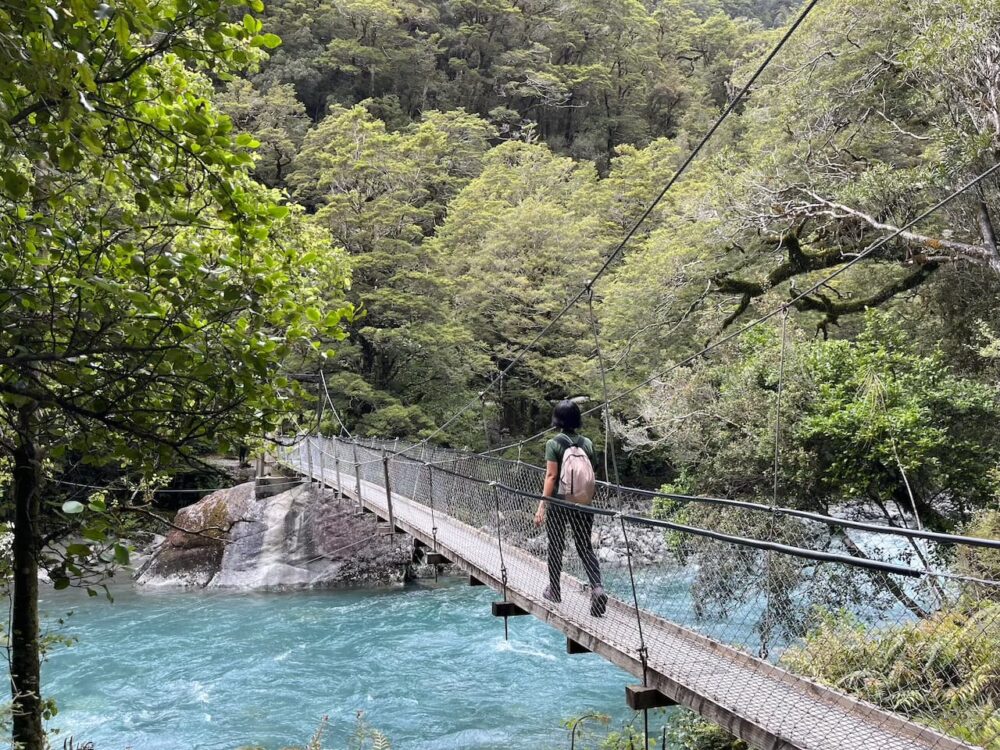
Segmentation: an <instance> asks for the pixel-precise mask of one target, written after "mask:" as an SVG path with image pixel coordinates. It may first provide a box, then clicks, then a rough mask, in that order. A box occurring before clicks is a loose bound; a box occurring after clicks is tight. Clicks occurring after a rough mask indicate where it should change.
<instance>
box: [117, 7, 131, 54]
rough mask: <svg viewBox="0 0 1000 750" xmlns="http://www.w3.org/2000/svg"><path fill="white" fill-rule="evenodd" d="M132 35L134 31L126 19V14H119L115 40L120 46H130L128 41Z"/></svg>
mask: <svg viewBox="0 0 1000 750" xmlns="http://www.w3.org/2000/svg"><path fill="white" fill-rule="evenodd" d="M131 35H132V30H131V29H130V28H129V25H128V19H127V18H125V16H124V14H122V13H118V14H117V15H116V16H115V39H116V40H117V41H118V44H119V46H121V47H126V46H128V40H129V37H130V36H131Z"/></svg>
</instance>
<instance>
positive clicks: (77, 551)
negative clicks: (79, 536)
mask: <svg viewBox="0 0 1000 750" xmlns="http://www.w3.org/2000/svg"><path fill="white" fill-rule="evenodd" d="M90 552H91V549H90V545H88V544H79V543H75V544H70V545H67V546H66V554H67V555H70V556H72V557H87V556H88V555H90Z"/></svg>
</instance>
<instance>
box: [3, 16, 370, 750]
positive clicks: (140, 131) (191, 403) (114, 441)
mask: <svg viewBox="0 0 1000 750" xmlns="http://www.w3.org/2000/svg"><path fill="white" fill-rule="evenodd" d="M252 5H253V6H255V8H256V10H257V11H259V10H260V9H261V6H260V4H259V2H257V1H256V0H254V2H252ZM240 7H241V4H240V3H238V2H235V1H234V2H210V1H208V0H206V1H205V2H177V3H171V4H168V5H148V4H147V3H144V2H140V1H139V0H136V1H135V2H123V3H119V4H118V5H117V6H116V7H115V8H111V7H109V6H108V5H106V4H103V3H99V2H97V1H96V0H73V1H72V2H65V3H54V4H49V5H46V4H44V3H41V2H27V3H20V4H17V5H14V6H11V5H7V6H4V7H3V8H0V26H3V28H5V29H6V30H7V31H6V33H4V34H3V35H2V36H0V59H2V60H3V61H4V64H3V66H2V68H0V70H2V74H0V154H2V155H0V259H2V260H0V320H2V321H3V322H2V324H0V451H2V452H3V453H4V454H5V455H6V456H8V457H9V458H10V459H11V461H12V470H13V475H14V476H13V488H12V493H11V495H10V497H9V506H8V507H9V512H10V514H11V515H12V516H13V521H14V540H13V548H14V549H13V556H14V571H13V588H14V593H13V609H12V629H11V634H10V644H11V688H12V692H13V701H14V715H13V741H14V742H15V743H16V744H17V745H18V746H19V747H24V748H27V750H41V748H43V747H44V746H45V737H44V732H43V727H42V720H43V716H44V715H46V713H47V712H49V711H51V710H52V704H51V703H50V702H48V701H43V699H42V696H41V692H40V684H39V622H38V571H39V566H40V565H43V566H45V567H46V568H47V569H48V570H49V572H50V575H51V576H52V577H53V580H54V581H56V585H57V586H65V585H68V584H69V583H70V582H71V581H73V580H74V579H79V578H81V577H85V574H86V570H87V569H88V568H89V567H91V566H93V565H102V564H105V563H106V562H107V558H105V557H104V556H105V555H106V554H108V553H109V550H110V551H111V552H110V553H111V554H113V555H114V558H113V560H117V561H118V562H122V561H124V560H126V559H127V550H125V548H124V547H122V546H121V545H120V544H115V543H114V541H115V540H113V539H111V538H109V536H110V535H111V534H113V529H111V528H110V527H109V526H108V524H107V522H106V521H105V519H104V518H103V516H104V514H105V513H106V512H107V510H108V508H107V504H106V503H105V502H104V501H97V500H95V501H94V502H92V503H90V506H89V507H85V506H84V505H83V504H81V503H77V502H70V503H66V504H64V505H62V506H61V507H60V506H58V505H57V504H54V503H53V499H54V497H53V495H54V493H53V492H52V491H51V484H50V479H51V476H50V473H52V472H55V471H57V470H58V466H59V463H60V462H61V461H63V460H64V459H65V458H66V457H67V456H68V455H70V454H72V455H77V456H80V457H82V460H83V461H84V462H86V463H91V464H107V463H110V462H115V463H118V464H119V465H121V466H122V468H123V470H127V471H135V472H138V473H140V474H145V475H147V476H148V475H150V474H152V473H154V472H156V471H164V470H168V469H169V468H170V467H171V466H172V465H174V464H176V463H177V462H179V461H190V460H193V455H192V454H193V453H194V452H195V451H196V450H197V448H198V447H199V446H200V445H203V444H204V443H205V442H206V441H209V442H214V443H216V444H217V445H221V446H223V447H225V445H226V443H227V442H228V441H229V440H230V439H232V438H235V437H236V436H239V438H240V439H245V438H246V437H250V438H251V439H253V438H254V437H262V436H263V434H264V433H265V432H266V431H267V430H269V429H271V428H273V427H274V426H276V425H277V422H278V420H279V419H280V418H281V416H282V415H283V414H285V413H286V412H287V411H288V410H289V409H290V408H292V407H293V406H294V405H295V404H296V400H295V398H294V395H295V390H294V388H293V384H292V383H290V382H288V380H287V378H285V377H283V376H282V374H281V373H280V371H279V370H278V369H277V366H278V365H279V364H280V362H281V360H282V358H283V357H285V356H286V355H288V354H290V353H291V352H292V351H293V350H294V349H296V348H299V347H308V346H309V344H310V342H311V341H313V340H314V338H316V337H319V336H323V337H325V338H328V339H333V338H336V337H338V336H339V335H340V332H339V323H340V320H341V318H342V317H343V316H344V315H345V314H347V313H349V311H350V309H349V307H347V306H345V305H344V304H343V303H341V304H340V305H336V306H334V307H333V308H331V309H323V308H322V307H321V306H319V304H317V300H318V295H317V294H316V293H315V291H314V290H315V289H316V285H317V284H318V283H319V281H320V280H322V282H323V284H325V285H326V284H331V283H332V284H333V285H334V286H337V285H340V284H342V283H343V280H344V265H343V261H342V259H341V257H340V256H339V255H338V254H337V252H335V251H334V250H333V249H332V248H331V247H330V245H329V242H328V241H327V240H326V239H324V238H322V237H320V236H318V235H317V234H316V232H315V231H314V230H312V229H311V228H309V226H308V225H307V224H306V223H305V222H304V220H303V219H302V217H301V214H300V212H299V211H297V210H295V209H290V208H289V207H288V206H284V205H281V204H280V202H279V200H278V197H279V196H277V194H274V193H270V192H268V191H267V190H265V189H264V188H261V187H260V186H258V185H256V184H255V183H254V182H253V181H252V180H250V179H249V177H248V172H249V170H250V169H251V168H252V165H253V162H252V158H251V156H250V154H249V153H248V152H247V150H246V148H245V147H246V146H250V145H252V138H251V137H250V136H237V135H236V134H235V133H234V131H233V127H232V122H231V121H230V119H229V118H227V117H224V116H221V115H219V114H218V113H217V112H216V111H215V110H214V109H213V107H212V105H211V103H210V102H209V98H208V97H209V96H210V94H211V86H210V85H209V83H208V81H207V79H206V78H205V77H204V76H202V75H201V74H200V73H199V72H198V71H199V70H211V71H212V72H213V73H214V74H216V75H218V76H222V77H228V76H230V74H231V73H232V72H233V71H236V70H238V69H240V68H242V67H244V66H245V65H247V64H249V63H250V62H252V61H253V60H255V59H257V57H258V55H259V53H258V51H257V50H258V48H261V47H273V46H274V45H276V44H277V43H278V41H279V40H278V39H277V38H276V37H274V36H273V35H268V34H262V33H261V27H260V24H259V22H258V21H257V20H256V19H255V18H254V17H253V16H252V15H249V14H247V15H245V16H243V17H242V19H241V20H233V19H234V18H237V19H239V18H240V16H239V15H238V14H235V15H234V11H238V9H240ZM316 356H318V353H317V354H316ZM50 467H51V468H50ZM72 531H77V532H82V534H83V538H84V542H83V543H74V544H71V545H69V546H68V547H67V548H66V550H65V552H64V553H63V554H59V553H57V552H55V551H54V550H53V549H52V546H51V545H52V544H53V543H54V542H55V541H58V540H59V539H60V538H62V536H63V535H64V534H66V533H69V532H72Z"/></svg>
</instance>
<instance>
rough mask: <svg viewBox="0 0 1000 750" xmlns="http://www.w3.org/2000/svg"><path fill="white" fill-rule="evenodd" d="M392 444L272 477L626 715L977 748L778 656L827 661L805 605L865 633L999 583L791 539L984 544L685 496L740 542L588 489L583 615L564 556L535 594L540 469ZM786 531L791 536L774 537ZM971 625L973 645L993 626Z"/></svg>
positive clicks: (783, 738)
mask: <svg viewBox="0 0 1000 750" xmlns="http://www.w3.org/2000/svg"><path fill="white" fill-rule="evenodd" d="M398 446H399V444H398V442H396V443H379V442H378V441H359V440H342V439H331V438H325V437H322V436H318V435H313V436H309V437H304V438H302V439H300V440H298V441H297V442H296V444H295V445H294V446H292V447H290V448H286V449H283V450H282V452H281V453H280V454H279V456H278V463H279V464H282V465H284V466H285V467H287V468H288V469H291V470H292V471H294V472H296V473H298V474H301V475H302V476H304V477H307V478H308V479H309V480H310V482H316V483H318V484H319V485H321V486H323V487H329V488H332V489H333V490H334V491H335V492H336V495H337V497H338V498H340V499H342V500H349V501H351V502H354V503H356V504H357V506H358V511H359V512H370V513H374V514H376V515H377V516H378V518H380V519H382V520H384V521H385V522H386V524H388V526H386V527H385V529H386V533H389V534H395V533H400V532H405V534H408V535H409V536H411V537H412V538H413V539H414V540H415V544H416V545H417V546H418V547H419V548H421V549H422V550H423V552H424V554H425V556H426V559H427V560H428V561H429V562H437V563H440V562H444V561H449V562H451V563H454V564H455V565H457V566H459V567H460V568H462V569H463V570H464V571H465V572H467V573H468V574H469V576H470V583H473V584H477V583H479V584H485V585H488V586H490V587H491V588H492V589H494V590H495V591H497V592H498V594H499V595H500V599H499V601H497V602H495V603H494V605H493V611H494V614H495V615H497V616H502V617H504V618H505V622H504V626H505V627H506V626H507V623H506V618H507V617H513V616H517V615H524V614H530V615H533V616H535V617H537V618H539V619H541V620H543V621H545V622H546V623H548V624H549V625H551V626H552V627H554V628H556V629H558V630H559V631H561V632H562V633H564V634H565V636H566V638H567V649H568V650H569V651H570V653H582V652H593V653H595V654H599V655H600V656H602V657H604V658H605V659H607V660H609V661H611V662H612V663H614V664H616V665H617V666H619V667H621V668H622V669H624V670H625V671H627V672H629V673H631V674H632V675H635V676H636V677H637V678H639V680H640V681H641V683H642V684H641V686H636V687H634V688H631V689H630V690H629V691H627V692H628V697H629V704H630V706H632V707H633V708H635V709H637V710H641V709H643V708H651V707H659V706H666V705H673V704H680V705H682V706H686V707H687V708H690V709H692V710H694V711H696V712H697V713H699V714H700V715H701V716H703V717H705V718H706V719H709V720H710V721H712V722H715V723H717V724H719V725H721V726H722V727H724V728H725V729H726V730H728V731H729V732H730V733H732V734H733V735H735V736H736V737H739V738H740V739H743V740H745V741H746V742H747V743H749V744H750V745H752V746H753V747H756V748H760V749H761V750H790V749H792V748H796V749H797V750H843V749H845V748H865V749H866V750H868V749H870V750H914V749H921V748H927V749H930V748H936V749H939V750H957V749H959V748H966V749H968V748H974V747H982V746H976V745H971V744H966V743H964V742H962V741H961V740H960V739H957V738H956V737H953V736H949V733H948V729H949V724H948V718H947V716H945V717H936V718H937V721H935V725H936V727H937V728H938V729H942V730H943V731H936V730H935V729H932V728H930V727H929V726H928V725H927V724H928V723H929V721H928V719H929V718H930V717H928V716H924V715H921V714H920V713H919V711H918V712H911V713H909V714H908V713H907V712H906V711H905V710H897V711H889V710H886V709H885V708H884V707H878V706H875V705H872V704H870V703H866V702H864V701H862V700H859V699H857V698H856V697H852V696H851V695H849V694H847V693H846V692H842V691H838V690H836V689H833V688H831V687H828V686H824V685H821V684H818V683H817V682H814V681H811V680H809V679H806V678H805V677H802V676H800V675H797V674H795V673H794V672H793V671H792V670H791V669H788V668H786V666H785V665H784V663H783V656H784V655H787V654H790V653H795V654H797V657H798V658H797V660H796V661H797V662H799V663H801V662H802V661H803V660H817V659H825V658H830V657H829V655H828V653H827V651H825V650H824V649H822V648H821V646H822V644H816V643H812V642H810V641H809V640H808V639H805V638H803V637H802V635H803V632H802V622H803V620H804V618H805V619H807V617H808V614H809V613H810V612H811V611H815V610H816V609H817V608H825V609H828V610H829V609H840V610H843V609H844V608H850V610H851V612H852V614H854V615H856V616H857V617H858V620H859V622H864V623H867V624H868V625H870V626H871V627H872V628H876V629H877V628H879V627H883V626H886V625H892V624H897V625H898V624H899V623H904V622H913V621H915V620H916V619H917V615H915V614H914V610H917V611H921V612H933V611H935V610H936V609H937V608H940V607H943V606H945V605H946V604H948V603H954V602H956V601H958V600H959V599H961V598H962V597H966V596H969V594H970V591H972V593H973V594H974V595H975V596H976V597H982V596H986V597H990V598H993V599H994V600H995V599H998V598H1000V584H997V583H995V582H988V581H977V580H961V579H960V578H957V577H955V576H953V575H950V574H946V573H936V572H933V571H932V570H930V569H929V568H927V567H915V568H911V567H909V566H908V565H906V564H903V563H901V562H898V561H893V560H892V559H890V558H893V557H894V556H893V555H892V554H891V553H889V554H887V555H885V556H884V557H885V559H877V557H876V556H875V555H871V556H865V557H861V558H855V557H851V556H848V555H845V554H841V553H838V552H837V551H829V550H826V551H824V550H820V549H815V548H813V547H810V546H807V545H806V544H805V542H801V543H802V545H803V546H797V544H795V543H792V542H794V541H795V540H796V539H798V540H804V539H812V538H815V536H816V535H815V531H816V528H820V527H821V528H830V527H831V525H834V524H837V525H839V524H840V523H843V524H846V525H847V527H848V528H850V529H851V530H852V532H853V533H855V534H856V535H859V536H860V537H868V538H869V541H872V540H874V542H873V543H871V544H869V545H868V546H870V547H871V548H873V549H879V550H884V549H890V550H891V549H892V548H894V547H895V548H896V549H904V548H905V546H906V545H919V546H920V548H921V549H922V553H923V554H922V555H921V558H922V559H926V558H934V557H935V554H934V549H932V548H936V547H938V546H942V547H943V546H951V547H954V546H956V545H959V546H961V545H968V546H969V547H975V546H985V547H992V548H994V549H995V548H1000V542H996V541H992V540H980V539H969V538H966V537H948V536H946V535H942V534H934V533H930V532H918V531H908V532H906V534H905V535H902V536H900V535H899V534H898V533H897V532H899V531H900V530H898V529H893V528H885V527H879V526H874V525H869V524H866V523H860V522H850V521H836V520H835V519H827V518H825V517H820V516H815V517H811V516H812V515H813V514H808V513H802V512H799V511H786V510H785V509H778V510H777V511H776V510H775V509H773V508H767V507H764V506H755V505H753V504H751V503H740V502H738V501H727V500H718V499H715V500H713V499H711V498H702V499H690V498H688V499H687V500H693V501H697V502H710V503H715V504H717V505H720V506H721V508H722V510H724V511H725V512H726V513H729V514H730V520H732V519H734V518H738V519H739V520H740V521H741V522H743V524H744V527H745V528H757V529H758V530H760V529H763V532H764V533H758V534H757V536H758V537H762V538H749V537H746V538H745V537H738V536H734V535H731V534H724V533H720V532H717V531H712V530H708V529H701V528H693V527H688V526H685V525H683V524H678V523H674V522H671V521H669V520H663V519H662V518H658V517H657V513H655V512H654V507H655V505H654V503H655V500H656V497H654V494H655V493H648V492H642V491H638V490H634V489H629V488H625V487H620V486H617V485H611V484H601V485H600V486H599V489H598V497H597V498H596V500H595V504H594V506H593V507H592V508H579V507H577V510H576V513H577V514H579V515H578V517H579V518H584V517H586V518H589V519H590V522H589V523H588V528H589V524H590V523H592V524H593V530H592V532H591V533H592V538H593V539H596V540H598V541H599V543H598V544H597V545H596V547H597V553H598V557H599V559H600V560H601V568H602V571H601V572H602V577H603V584H604V587H605V590H606V591H607V593H608V595H609V597H610V598H609V601H608V605H607V610H606V612H605V614H604V616H602V617H597V616H594V615H593V614H591V599H590V592H589V589H588V588H587V586H586V585H585V584H584V583H583V580H585V576H584V575H583V573H584V571H583V567H582V565H581V563H580V562H579V561H578V560H577V559H576V556H575V555H573V554H572V553H567V555H566V569H565V571H564V572H563V573H562V586H561V588H562V600H561V602H558V603H554V602H551V601H548V600H546V599H545V598H544V597H543V596H542V591H543V590H544V588H545V586H546V585H547V583H548V581H549V573H548V570H547V568H546V550H545V539H544V535H543V534H542V533H541V532H540V531H539V530H538V529H537V528H535V526H534V523H533V514H534V512H535V509H536V507H537V505H538V502H539V500H540V497H539V492H540V487H541V473H540V472H541V470H540V469H539V468H538V467H534V466H531V465H529V464H526V463H523V462H521V461H510V460H506V459H501V458H496V457H491V456H483V455H478V454H463V453H458V452H455V451H450V450H445V449H441V448H431V447H430V446H427V445H422V444H421V445H417V446H411V448H413V449H414V452H415V451H416V449H419V453H418V454H417V455H414V456H407V455H405V453H404V452H402V451H400V450H399V448H398ZM407 449H409V448H407ZM418 456H419V457H418ZM793 514H797V515H793ZM758 517H763V521H764V522H763V525H760V524H758V523H757V522H755V520H754V519H755V518H758ZM789 522H793V523H792V526H793V527H794V528H795V529H798V533H799V534H800V536H798V537H795V536H794V535H790V534H789V531H788V529H789ZM730 527H731V525H730ZM814 527H815V528H814ZM667 535H673V538H674V544H675V545H678V546H680V547H685V546H686V547H687V551H686V554H685V555H684V556H678V555H673V554H671V555H666V556H664V555H660V556H659V557H657V556H656V555H655V554H654V555H652V556H651V555H650V553H649V550H650V548H651V547H655V544H652V542H661V543H662V541H663V539H664V538H665V537H666V536H667ZM790 540H791V541H790ZM888 540H894V541H893V542H889V541H888ZM862 543H863V542H862ZM914 548H915V549H916V548H917V547H914ZM896 557H899V556H898V555H896ZM903 557H905V555H904V556H903ZM681 558H683V559H681ZM712 566H720V568H721V570H714V571H713V569H712ZM970 587H971V588H970ZM984 587H985V589H986V590H985V591H984ZM972 589H974V591H973V590H972ZM981 619H982V618H981ZM925 622H926V623H933V619H931V618H928V619H926V621H925ZM929 626H930V625H928V627H929ZM976 627H980V628H982V629H983V632H987V630H988V629H990V628H993V629H996V628H998V627H1000V623H998V622H994V621H988V620H985V621H982V622H979V623H978V624H977V625H976ZM928 668H930V666H929V667H928ZM944 678H945V679H946V676H945V677H944ZM991 720H992V717H990V716H984V717H983V721H984V722H986V721H991ZM998 742H1000V737H998V738H995V739H994V740H993V741H992V742H990V743H987V744H986V745H985V747H997V744H995V743H998Z"/></svg>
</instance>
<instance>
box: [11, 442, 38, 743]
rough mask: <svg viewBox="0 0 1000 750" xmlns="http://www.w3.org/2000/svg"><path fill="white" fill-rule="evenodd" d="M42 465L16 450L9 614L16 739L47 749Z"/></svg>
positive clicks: (24, 448)
mask: <svg viewBox="0 0 1000 750" xmlns="http://www.w3.org/2000/svg"><path fill="white" fill-rule="evenodd" d="M39 478H40V477H39V462H38V457H37V454H36V451H35V447H34V446H33V445H32V444H31V443H30V442H24V443H22V444H21V445H20V446H18V448H17V450H15V451H14V505H15V509H14V608H13V609H14V611H13V613H12V616H11V633H10V653H11V671H10V688H11V696H12V698H13V700H14V706H13V741H14V745H15V747H18V748H23V749H24V750H44V748H45V733H44V731H43V729H42V699H41V681H40V666H39V665H40V653H39V641H38V639H39V628H38V552H39V539H40V529H39V516H40V511H41V501H40V498H39V492H38V490H39Z"/></svg>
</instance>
